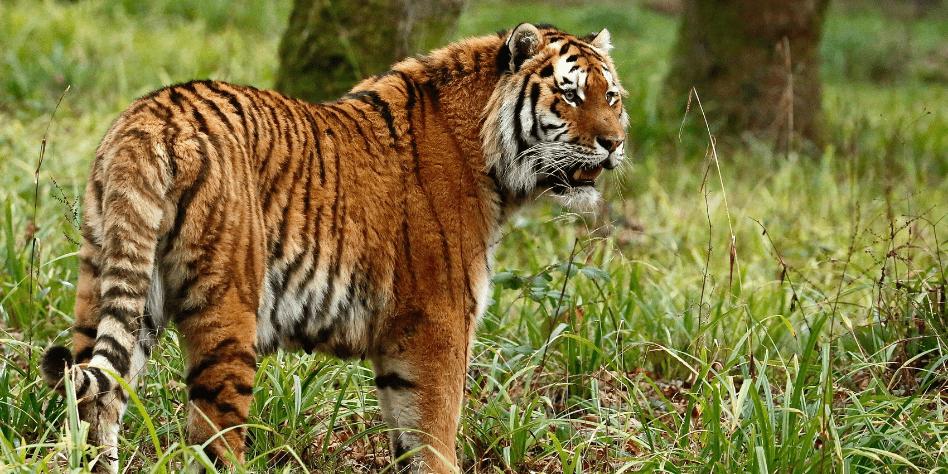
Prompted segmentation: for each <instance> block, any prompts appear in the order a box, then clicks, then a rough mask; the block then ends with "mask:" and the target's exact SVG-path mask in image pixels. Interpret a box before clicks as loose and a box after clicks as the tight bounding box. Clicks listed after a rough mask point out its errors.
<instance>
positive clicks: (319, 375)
mask: <svg viewBox="0 0 948 474" xmlns="http://www.w3.org/2000/svg"><path fill="white" fill-rule="evenodd" d="M639 3H640V2H638V1H629V2H619V1H618V0H611V1H606V2H597V4H596V5H595V6H587V7H583V6H581V5H580V2H571V1H566V2H549V3H541V4H532V3H526V2H512V3H509V2H500V1H487V0H484V1H480V2H476V3H474V4H472V5H470V6H469V7H468V9H467V11H466V12H465V15H464V16H463V18H462V20H461V24H460V27H459V31H458V33H457V34H458V36H471V35H480V34H488V33H491V32H493V31H496V30H498V29H502V28H511V27H513V26H515V25H516V24H518V23H519V22H521V21H536V22H547V23H553V24H556V25H558V26H560V27H561V28H564V29H566V30H569V31H572V32H575V33H587V32H591V31H596V30H599V29H601V28H602V27H608V28H609V29H610V30H611V31H612V33H613V40H614V43H615V46H616V48H615V51H614V59H615V61H616V63H617V66H618V68H619V70H620V74H621V76H622V78H623V81H624V85H625V86H626V88H627V89H628V90H629V92H630V95H629V99H628V101H627V108H628V110H629V113H630V116H631V117H632V125H631V127H630V130H629V137H630V142H631V144H632V145H633V151H632V152H631V156H630V158H631V160H630V161H631V162H632V164H631V165H630V166H627V167H626V168H624V169H623V170H620V171H619V172H618V173H615V174H613V176H612V177H611V178H609V179H607V180H606V182H605V188H606V189H605V193H606V195H607V196H608V197H609V199H608V204H607V205H606V206H604V207H603V209H602V210H601V211H600V213H599V215H598V217H595V218H589V217H587V218H582V217H580V216H576V215H571V214H568V213H565V212H564V211H563V210H562V209H559V208H557V207H556V206H554V205H552V204H549V203H541V204H539V205H537V206H533V207H532V208H530V209H527V210H525V211H524V212H522V213H521V214H519V215H518V216H515V217H514V218H513V219H512V220H511V221H510V223H508V224H507V226H506V227H505V234H506V235H505V238H504V241H503V242H502V244H501V247H500V249H499V251H498V254H497V267H498V275H497V278H496V280H495V285H494V290H493V295H492V298H493V300H494V303H493V304H492V305H491V306H490V308H489V310H488V314H486V315H485V317H484V319H483V322H482V324H481V326H480V328H479V331H478V337H477V342H476V343H475V345H474V360H473V361H472V366H471V370H470V371H469V376H468V391H469V393H468V395H467V397H466V398H465V407H464V412H463V413H464V414H463V417H462V420H461V422H462V427H461V432H460V434H459V450H460V453H461V455H462V457H463V464H464V470H465V472H477V473H493V472H528V471H537V472H565V473H579V472H584V473H585V472H595V473H616V472H670V473H705V472H715V473H723V472H753V473H761V472H766V473H777V472H780V473H809V472H826V473H830V472H833V473H835V472H846V473H849V472H852V473H869V472H880V473H896V472H898V473H901V472H933V473H938V472H941V473H945V472H948V452H946V451H948V448H946V446H948V444H946V443H948V421H946V417H948V406H946V405H948V404H946V402H945V398H944V393H945V390H946V380H948V379H946V370H945V367H946V365H945V364H946V360H948V343H946V337H948V307H946V302H945V301H946V296H945V295H946V280H948V270H946V265H945V262H946V261H948V244H946V242H948V238H946V237H948V222H946V216H948V207H946V203H948V186H946V184H945V179H946V176H948V109H946V108H945V107H944V104H945V103H946V102H948V97H946V96H948V92H946V91H948V88H946V87H945V83H946V81H945V77H948V74H946V70H945V66H944V64H943V63H938V62H937V61H933V60H932V58H935V59H937V58H939V57H940V56H939V54H943V49H942V50H940V49H939V48H943V38H944V37H945V34H946V30H948V26H946V25H948V22H946V21H945V19H946V18H948V15H946V13H945V12H944V11H937V12H935V13H932V14H931V15H928V16H926V18H925V19H923V20H919V21H915V22H909V21H907V20H906V21H891V20H892V18H893V16H892V15H893V13H892V12H890V11H882V10H879V9H878V7H875V6H872V5H870V4H868V3H865V4H863V3H859V2H836V4H834V6H833V9H832V11H831V15H830V17H829V18H828V20H827V23H826V30H825V32H824V42H823V45H822V57H823V64H822V65H823V77H824V108H825V111H826V124H827V134H828V136H829V145H828V146H827V148H825V149H824V150H818V151H812V152H810V153H809V154H806V155H803V154H801V155H797V154H791V155H789V156H787V155H783V154H780V155H777V154H774V153H772V152H771V151H770V150H769V149H768V148H767V147H766V146H763V145H760V144H755V143H750V144H747V146H746V147H744V148H741V149H738V148H733V147H731V148H726V149H718V150H717V151H718V156H717V159H718V161H717V163H716V162H714V161H713V160H712V159H711V157H710V156H709V155H707V154H706V147H707V143H708V137H707V135H706V134H703V133H699V132H692V130H695V131H700V130H701V129H702V127H703V122H702V119H701V117H700V114H698V113H697V112H696V110H694V109H693V110H692V111H691V112H690V113H689V114H688V116H687V118H686V120H687V122H688V123H689V124H691V125H693V126H688V127H686V128H685V134H684V136H682V137H681V140H679V139H678V136H677V135H678V130H679V127H680V125H681V120H682V118H683V116H684V110H685V105H684V104H682V105H681V110H679V111H668V110H658V100H657V98H658V93H659V90H660V87H661V84H662V81H663V77H664V74H665V71H666V70H667V65H668V54H669V52H670V50H671V46H672V42H673V41H674V35H675V31H676V28H677V23H676V20H675V19H674V18H669V17H664V16H661V15H658V14H656V13H654V12H652V11H650V10H646V9H641V8H639V7H638V5H639ZM264 5H267V6H264ZM289 9H290V2H289V1H287V0H283V1H280V2H269V3H265V2H246V5H237V6H235V5H232V4H231V3H225V2H219V1H212V2H197V1H183V2H172V1H156V2H150V3H148V4H147V5H146V6H145V7H139V6H137V2H107V1H104V0H87V1H80V2H53V1H40V2H26V1H4V2H2V3H0V31H3V32H4V34H3V35H0V164H2V170H3V173H2V175H0V207H2V209H0V215H2V218H0V261H2V262H3V264H2V266H0V329H2V333H0V471H2V472H47V473H59V472H70V473H81V472H84V469H86V463H85V461H84V460H83V459H84V457H94V456H95V450H94V448H93V447H89V446H86V445H85V443H84V436H83V429H84V427H83V425H82V424H81V423H79V422H78V420H77V417H76V414H75V405H74V401H73V402H70V401H69V400H64V399H63V398H61V397H59V396H54V395H52V394H51V393H50V392H49V390H48V389H46V388H45V387H44V386H43V384H42V382H41V381H40V380H39V378H38V371H37V365H36V364H37V361H38V356H39V352H40V351H41V350H42V348H44V347H45V346H46V345H48V344H49V343H52V342H57V343H62V342H65V341H67V340H68V333H67V332H66V331H65V328H68V327H69V326H70V324H71V322H72V315H71V312H72V306H73V304H74V301H75V295H74V294H75V287H74V285H75V281H76V275H77V268H78V263H77V258H76V251H77V249H78V247H77V245H76V244H75V243H74V241H75V240H77V238H78V232H77V230H76V229H75V227H74V225H73V221H74V219H73V211H74V210H75V209H76V208H77V207H79V204H80V201H81V196H82V194H83V189H84V183H85V179H86V174H87V169H88V166H89V163H90V161H91V156H92V152H93V150H94V148H95V146H96V144H97V141H98V139H99V138H100V137H101V135H102V134H103V133H104V131H105V129H106V128H107V127H108V125H109V123H110V122H111V121H112V120H113V119H114V118H115V117H116V116H117V114H118V113H119V112H120V111H121V110H122V109H123V108H125V107H126V106H127V105H128V104H129V103H130V101H131V100H133V99H134V97H136V96H138V95H141V94H143V93H146V92H147V91H149V90H152V89H155V88H157V87H160V86H162V85H166V84H168V83H172V82H178V81H184V80H188V79H191V78H202V77H211V78H215V79H222V80H228V81H232V82H238V83H246V84H253V85H256V86H260V87H267V86H269V85H270V84H272V82H273V73H274V71H275V70H276V48H277V44H278V41H279V37H280V34H281V32H282V28H283V25H284V23H285V21H286V18H287V17H288V14H289ZM895 18H896V19H898V18H901V17H895ZM67 84H70V85H71V86H72V87H71V89H70V90H69V92H68V93H67V94H66V96H65V98H64V100H63V102H62V104H61V106H60V108H59V109H58V111H57V112H56V114H55V116H53V117H52V118H50V116H51V114H52V112H53V110H54V108H55V106H56V103H57V101H58V100H59V98H60V96H61V95H62V93H63V90H64V89H65V87H66V85H67ZM668 117H673V120H669V119H668ZM713 119H714V118H713V117H709V120H713ZM47 125H49V129H48V135H46V137H47V149H46V154H45V158H44V163H43V166H42V170H41V173H40V175H39V182H38V184H39V194H38V201H37V203H36V208H37V214H36V215H35V219H34V211H33V209H34V181H33V173H34V171H35V170H36V167H37V163H38V160H39V150H40V144H41V141H42V140H43V137H44V134H46V131H47ZM723 142H724V141H722V143H723ZM32 222H35V227H31V226H30V223H32ZM28 228H29V229H31V230H28ZM33 237H35V238H36V242H38V245H37V247H36V249H37V258H36V259H35V263H34V265H33V266H34V267H35V269H36V270H35V272H34V277H35V285H34V287H33V291H32V293H33V296H32V298H31V296H30V293H31V292H30V286H31V280H30V278H29V275H30V268H31V265H30V261H31V250H32V249H31V246H30V245H29V243H30V242H31V238H33ZM732 243H733V251H732ZM182 371H183V368H182V361H181V357H180V353H179V349H178V346H177V341H176V335H175V334H174V332H173V331H170V332H169V333H168V334H167V335H166V337H165V340H164V341H163V342H162V343H161V344H160V345H159V346H158V349H157V350H156V352H155V355H154V357H153V358H152V360H151V361H150V362H149V365H148V374H147V375H146V376H145V377H143V380H142V385H141V386H140V387H139V389H138V391H137V394H138V396H139V399H140V401H141V406H142V407H143V408H144V410H141V409H140V408H139V407H138V406H137V405H136V404H135V403H133V404H132V405H131V406H130V408H129V412H128V414H127V415H126V418H125V426H124V429H123V436H124V438H123V439H122V446H121V448H122V449H121V451H122V456H123V464H124V465H128V466H131V468H130V471H129V472H138V471H142V472H177V471H179V470H181V469H182V466H186V465H188V464H189V463H190V462H192V460H194V459H195V456H196V455H197V454H196V453H198V452H199V451H197V450H195V449H194V448H193V447H189V446H187V445H185V444H183V441H182V440H183V439H184V438H183V430H184V428H183V424H184V412H185V403H186V399H185V393H184V389H183V385H182V384H181V380H182ZM257 378H258V380H257V383H256V386H257V387H258V388H257V389H256V392H255V403H254V404H253V406H252V415H251V420H250V423H252V427H251V430H250V432H251V437H252V439H253V445H252V448H251V451H250V452H249V454H248V463H247V466H246V468H245V469H246V471H247V472H294V473H295V472H307V470H309V471H315V472H333V471H339V472H379V471H381V470H383V469H385V467H386V466H387V464H388V462H389V461H390V460H391V459H390V457H389V456H388V452H387V447H386V446H385V441H384V439H385V427H384V425H383V424H382V423H381V421H380V417H379V414H378V406H377V401H376V399H375V396H374V392H373V388H372V384H371V373H370V370H369V369H368V368H366V367H365V366H363V365H360V364H348V363H339V362H337V361H335V360H332V359H330V358H321V357H310V356H302V355H299V354H295V353H294V354H286V353H280V354H277V355H275V356H273V357H270V358H268V359H265V360H264V361H263V362H262V364H261V370H260V371H259V372H258V374H257ZM197 462H201V461H200V459H198V460H197ZM388 472H392V470H391V469H389V471H388Z"/></svg>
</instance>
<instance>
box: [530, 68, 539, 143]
mask: <svg viewBox="0 0 948 474" xmlns="http://www.w3.org/2000/svg"><path fill="white" fill-rule="evenodd" d="M539 101H540V83H539V82H534V83H533V85H532V86H530V114H531V115H530V116H531V117H532V118H533V127H531V129H530V136H532V137H533V138H535V139H537V140H539V139H540V133H539V122H540V120H539V118H538V117H537V102H539Z"/></svg>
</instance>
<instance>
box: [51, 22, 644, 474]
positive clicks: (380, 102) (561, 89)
mask: <svg viewBox="0 0 948 474" xmlns="http://www.w3.org/2000/svg"><path fill="white" fill-rule="evenodd" d="M611 49H612V44H611V38H610V34H609V31H608V30H605V29H603V30H602V31H600V32H599V33H594V34H590V35H587V36H584V37H576V36H573V35H570V34H568V33H566V32H564V31H561V30H559V29H557V28H555V27H553V26H551V25H533V24H530V23H523V24H520V25H518V26H517V27H516V28H514V29H513V30H511V31H502V32H500V33H498V34H497V35H490V36H484V37H477V38H469V39H466V40H462V41H460V42H457V43H455V44H450V45H448V46H446V47H443V48H442V49H438V50H435V51H433V52H431V53H430V54H427V55H421V56H417V57H412V58H409V59H405V60H403V61H400V62H397V63H395V64H394V65H393V66H392V68H391V70H389V71H387V72H385V73H382V74H379V75H376V76H373V77H370V78H367V79H365V80H364V81H362V82H361V83H359V84H358V85H356V86H355V87H354V88H353V89H352V90H351V91H350V92H349V93H348V94H347V95H345V96H343V97H342V98H340V99H338V100H335V101H330V102H324V103H319V104H311V103H307V102H303V101H301V100H297V99H294V98H290V97H287V96H284V95H281V94H279V93H277V92H273V91H267V90H259V89H255V88H253V87H249V86H238V85H233V84H228V83H224V82H218V81H212V80H203V81H193V82H187V83H183V84H178V85H173V86H169V87H165V88H162V89H159V90H157V91H155V92H152V93H150V94H148V95H146V96H144V97H142V98H140V99H137V100H136V101H135V102H133V103H132V105H130V106H129V108H127V109H126V110H125V111H124V112H122V113H121V115H120V116H119V117H118V119H117V120H116V121H115V122H114V123H113V124H112V126H111V127H110V128H109V130H108V131H107V133H106V134H105V136H104V137H103V139H102V141H101V143H100V145H99V146H98V147H97V148H96V151H95V155H94V159H93V163H92V166H91V171H90V177H89V180H88V184H87V187H86V191H85V197H84V213H83V223H82V226H81V233H82V246H81V250H80V251H79V261H80V262H79V263H80V271H79V277H78V284H77V290H76V291H77V295H76V304H75V323H74V326H73V337H72V345H73V348H72V350H71V351H70V350H69V349H67V348H66V347H64V346H53V347H51V348H49V349H48V350H47V351H46V352H45V354H44V356H43V362H42V372H43V376H44V379H45V382H46V383H47V384H48V385H49V386H50V387H52V388H53V389H55V390H58V391H59V392H60V393H64V390H65V388H64V387H65V381H64V379H65V377H69V378H70V380H71V381H72V383H73V387H74V388H75V394H76V397H77V399H78V400H79V401H80V402H79V404H78V410H79V416H80V418H81V419H82V420H85V421H87V422H88V423H89V425H90V430H89V435H88V440H89V443H90V444H94V445H98V446H101V447H102V450H103V451H100V452H101V453H104V454H103V455H104V458H100V459H104V460H105V461H104V462H99V463H97V464H96V465H94V466H93V468H94V469H95V471H96V472H117V470H118V459H119V456H118V448H117V443H118V433H119V424H120V422H121V419H122V416H123V414H124V412H125V410H126V407H127V405H128V401H129V393H128V392H127V391H126V389H125V388H124V387H123V385H122V384H120V383H119V382H118V381H117V379H118V378H121V379H124V381H125V382H127V383H126V386H128V387H133V388H134V387H135V386H136V379H137V376H138V374H139V373H140V372H141V371H142V369H143V367H144V365H145V364H146V362H147V360H148V358H149V357H150V355H151V352H152V349H153V347H154V345H155V343H156V342H157V341H158V339H159V338H160V336H161V334H162V332H163V330H164V328H165V327H166V326H167V324H168V323H169V322H173V323H174V324H175V326H176V328H177V330H178V333H179V340H180V343H181V346H182V353H183V355H184V358H185V367H186V371H185V373H186V376H185V380H184V385H185V386H186V390H187V396H188V400H189V402H188V414H187V429H186V431H185V433H186V435H185V436H186V437H187V439H186V441H187V442H188V443H190V444H193V445H205V447H204V448H203V449H204V450H205V453H206V454H207V456H208V457H209V458H210V459H212V460H213V461H214V462H215V463H216V465H217V466H218V467H223V468H228V467H234V466H235V465H237V464H241V463H243V462H244V455H245V451H246V449H247V448H246V447H245V442H246V437H247V427H246V423H247V418H248V412H249V408H250V404H251V400H252V399H253V396H254V395H253V391H254V387H253V381H254V374H255V371H256V370H257V366H258V360H259V358H261V357H262V356H265V355H267V354H271V353H273V352H274V351H276V350H277V349H284V350H292V349H301V350H303V351H306V352H308V353H312V352H320V353H325V354H329V355H333V356H336V357H338V358H341V359H363V360H365V359H368V360H369V361H370V363H371V367H372V370H373V374H374V384H375V387H376V391H377V397H378V401H379V405H380V411H381V416H382V420H383V421H384V423H386V424H387V426H388V429H389V431H388V434H389V438H390V439H389V443H390V449H391V453H392V456H393V459H396V460H400V461H398V462H399V464H398V467H399V468H400V469H407V470H410V471H412V472H426V473H427V472H430V473H438V474H442V473H448V472H456V471H457V469H458V461H457V459H458V458H457V455H456V445H455V441H456V436H457V429H458V424H459V420H460V416H461V405H462V399H463V395H464V392H465V382H466V376H467V367H468V362H469V359H470V355H471V349H472V342H473V337H474V331H475V328H476V326H477V324H478V321H479V318H480V317H481V316H482V315H483V314H484V312H485V310H486V306H487V302H488V300H489V298H488V294H489V290H490V281H491V277H492V272H493V270H492V265H493V254H494V249H495V248H496V246H497V244H498V242H499V241H500V237H501V234H502V231H501V227H502V226H503V225H504V223H505V221H506V220H507V218H508V217H509V216H510V215H511V213H512V212H514V211H516V210H517V209H518V208H520V207H521V206H522V205H524V204H526V203H528V202H530V201H534V200H536V199H538V198H540V197H541V196H544V195H551V196H553V197H554V198H555V199H556V200H558V201H559V202H560V203H561V204H563V205H566V206H570V207H573V208H580V209H586V208H589V207H592V206H594V205H595V204H596V202H597V201H598V200H600V199H601V195H600V192H599V191H598V190H597V189H596V188H595V184H596V179H597V178H598V177H599V176H600V174H601V173H602V171H603V170H604V169H609V170H612V169H614V168H616V167H617V166H619V165H620V164H622V163H623V161H624V159H625V155H626V153H625V137H626V135H625V130H626V128H627V125H628V115H627V113H626V112H625V110H624V108H623V102H622V101H623V97H624V96H625V95H626V91H625V89H623V87H622V86H621V85H620V83H619V78H618V75H617V73H616V68H615V66H614V64H613V61H612V59H611V57H610V55H609V54H610V50H611ZM208 441H210V442H208ZM195 470H196V471H198V472H201V471H202V468H201V467H200V466H198V467H197V468H196V469H195Z"/></svg>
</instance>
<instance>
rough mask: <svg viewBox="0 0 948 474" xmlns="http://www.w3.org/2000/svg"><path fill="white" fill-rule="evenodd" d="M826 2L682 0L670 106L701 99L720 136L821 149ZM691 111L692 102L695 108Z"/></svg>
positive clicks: (669, 90) (669, 81)
mask: <svg viewBox="0 0 948 474" xmlns="http://www.w3.org/2000/svg"><path fill="white" fill-rule="evenodd" d="M828 5H829V0H684V1H683V7H684V8H683V11H682V21H681V28H680V30H679V32H678V43H677V45H676V47H675V49H674V51H673V53H672V64H671V70H670V71H669V75H668V78H667V80H666V94H665V97H666V99H668V105H669V106H671V105H674V104H679V106H681V107H684V104H685V103H686V101H687V98H688V93H689V91H690V90H691V88H692V87H694V88H695V90H696V91H697V92H698V96H699V97H700V99H701V102H702V105H703V106H704V110H705V112H706V113H707V115H708V120H709V121H710V122H711V123H712V124H714V125H716V126H717V130H716V134H717V135H718V136H719V137H722V136H740V135H742V134H743V133H745V132H750V133H751V134H753V135H754V136H755V137H757V138H764V139H772V140H775V141H776V142H775V144H776V146H777V147H778V148H781V149H782V148H784V147H787V146H792V145H794V144H795V142H796V141H797V139H799V138H802V139H804V140H805V141H807V142H809V143H813V144H816V145H817V146H819V145H820V144H821V143H822V142H823V131H822V122H823V118H822V104H821V102H822V94H821V90H820V68H819V45H820V36H821V33H822V29H823V21H824V19H825V17H826V9H827V6H828ZM692 105H693V106H694V102H692Z"/></svg>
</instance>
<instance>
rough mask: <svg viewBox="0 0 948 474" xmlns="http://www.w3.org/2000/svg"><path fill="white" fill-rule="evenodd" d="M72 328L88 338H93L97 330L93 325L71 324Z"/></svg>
mask: <svg viewBox="0 0 948 474" xmlns="http://www.w3.org/2000/svg"><path fill="white" fill-rule="evenodd" d="M72 330H73V331H75V332H78V333H79V334H82V335H83V336H86V337H88V338H89V339H95V336H96V334H98V332H99V331H98V330H97V329H96V327H95V326H73V328H72Z"/></svg>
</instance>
